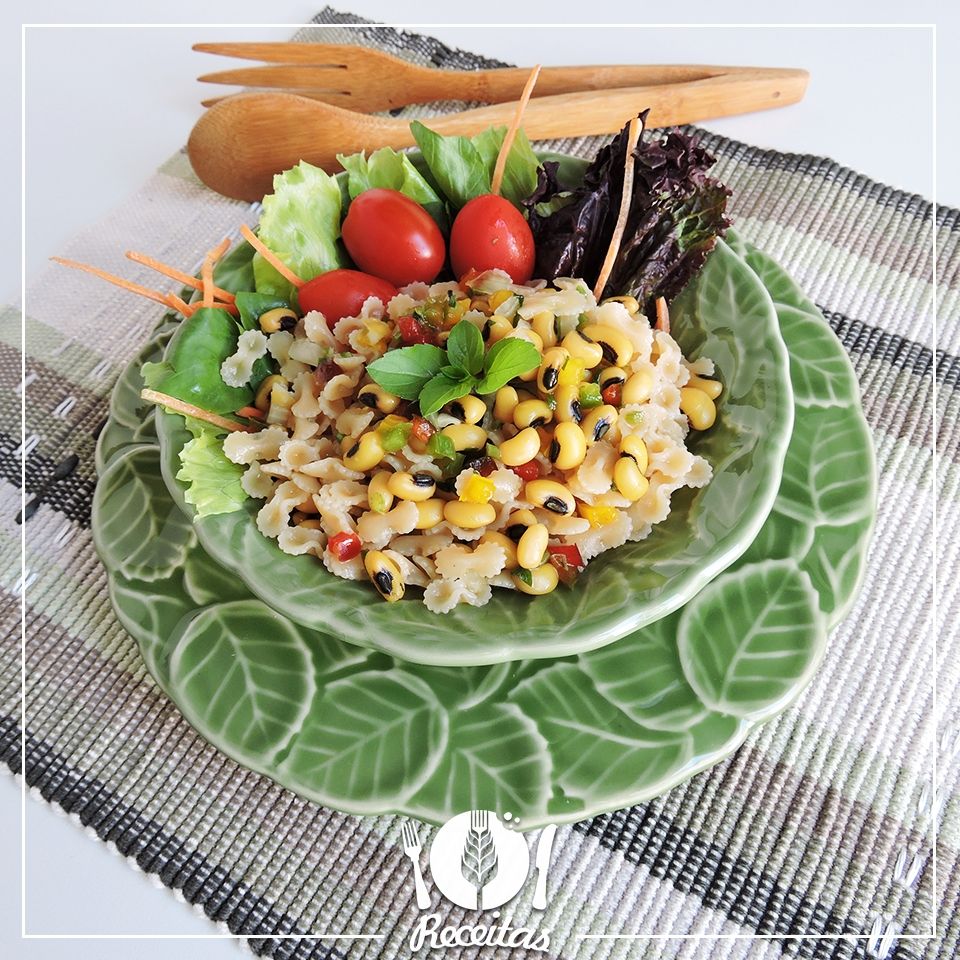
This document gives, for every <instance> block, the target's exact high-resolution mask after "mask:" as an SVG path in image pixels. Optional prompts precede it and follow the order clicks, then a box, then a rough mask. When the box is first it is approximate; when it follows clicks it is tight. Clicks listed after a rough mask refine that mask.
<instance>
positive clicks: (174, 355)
mask: <svg viewBox="0 0 960 960" xmlns="http://www.w3.org/2000/svg"><path fill="white" fill-rule="evenodd" d="M239 335H240V328H239V326H238V325H237V322H236V321H235V320H234V319H233V317H231V316H230V314H229V313H227V312H226V310H218V309H216V308H206V307H204V308H201V309H200V310H198V311H197V312H196V313H195V314H194V315H193V316H192V317H189V318H187V319H186V320H184V321H183V322H182V323H181V324H180V326H179V328H178V329H177V331H176V333H174V335H173V338H172V339H171V341H170V345H169V347H167V353H166V356H165V357H164V360H163V362H162V363H147V364H144V366H143V369H142V376H143V378H144V382H145V383H146V384H147V386H149V387H150V388H151V389H153V390H159V391H160V392H161V393H166V394H168V395H169V396H171V397H177V399H179V400H185V401H186V402H187V403H192V404H194V405H195V406H197V407H202V408H203V409H204V410H209V411H211V412H213V413H232V412H233V411H234V410H239V409H240V407H244V406H246V405H247V404H249V403H250V401H251V400H252V399H253V390H252V389H250V388H249V387H228V386H227V385H226V384H225V383H224V382H223V377H221V376H220V366H221V364H222V363H223V361H224V360H226V359H227V357H229V356H230V355H231V354H232V353H234V352H235V351H236V349H237V338H238V337H239Z"/></svg>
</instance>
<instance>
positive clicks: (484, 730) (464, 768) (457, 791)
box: [411, 665, 552, 823]
mask: <svg viewBox="0 0 960 960" xmlns="http://www.w3.org/2000/svg"><path fill="white" fill-rule="evenodd" d="M426 669H430V668H426ZM474 669H486V670H488V671H490V672H496V671H497V670H498V669H499V665H497V666H494V667H486V668H474ZM430 672H431V673H432V670H430ZM424 675H425V676H427V674H426V673H425V674H424ZM550 757H551V755H550V745H549V744H548V743H547V741H546V740H545V739H544V738H543V736H542V735H541V734H540V733H539V731H538V730H537V726H536V724H535V723H534V722H533V720H531V719H530V718H529V717H528V716H526V715H525V714H524V713H523V712H522V711H521V710H520V709H519V708H518V707H517V706H515V705H514V704H511V703H501V702H498V701H497V700H492V701H490V702H486V703H482V704H479V705H478V706H477V707H476V709H474V710H467V711H464V712H454V713H452V714H451V715H450V740H449V742H448V744H447V747H446V749H445V751H444V754H443V758H442V759H441V761H440V763H439V764H438V766H437V768H436V770H434V772H433V774H432V775H431V777H430V779H429V780H428V781H427V782H426V783H425V784H424V785H423V786H422V787H421V789H420V790H419V791H418V793H417V794H416V796H415V797H413V798H411V802H412V803H414V804H415V805H416V807H417V809H419V810H421V811H423V810H429V811H430V815H431V819H432V820H433V821H434V822H436V823H442V822H443V821H445V820H448V819H449V818H450V817H452V816H453V815H454V814H456V813H461V812H462V811H464V810H469V809H472V808H473V807H474V806H476V804H477V802H478V800H480V799H482V801H483V806H484V807H485V808H486V809H489V810H498V811H501V812H503V811H507V810H509V811H512V812H514V813H515V814H517V815H518V816H521V817H523V818H526V819H530V818H531V817H532V818H534V819H540V818H542V817H544V816H546V814H547V804H548V801H549V799H550V794H551V790H552V788H551V784H550V774H551V758H550Z"/></svg>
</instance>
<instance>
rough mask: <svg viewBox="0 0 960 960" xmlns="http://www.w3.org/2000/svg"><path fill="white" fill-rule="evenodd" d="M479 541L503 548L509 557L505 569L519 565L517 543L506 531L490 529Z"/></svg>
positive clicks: (504, 565) (505, 562)
mask: <svg viewBox="0 0 960 960" xmlns="http://www.w3.org/2000/svg"><path fill="white" fill-rule="evenodd" d="M528 512H529V511H528ZM479 542H480V543H481V544H484V543H495V544H496V545H497V546H498V547H502V548H503V552H504V553H505V554H506V558H507V559H506V560H505V561H504V564H503V567H504V569H505V570H512V569H513V568H514V567H515V566H516V565H517V545H516V544H515V543H514V542H513V541H512V540H511V539H510V538H509V537H508V536H507V535H506V534H505V533H500V531H499V530H488V531H487V532H486V533H485V534H484V535H483V536H482V537H481V538H480V541H479Z"/></svg>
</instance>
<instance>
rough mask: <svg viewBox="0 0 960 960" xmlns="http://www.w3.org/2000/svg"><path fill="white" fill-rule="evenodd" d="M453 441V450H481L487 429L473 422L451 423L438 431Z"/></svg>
mask: <svg viewBox="0 0 960 960" xmlns="http://www.w3.org/2000/svg"><path fill="white" fill-rule="evenodd" d="M440 432H441V433H442V434H443V435H444V436H445V437H449V438H450V439H451V440H452V441H453V447H454V449H455V450H457V451H460V450H482V449H483V447H484V445H485V444H486V442H487V431H486V430H484V429H483V427H478V426H477V425H476V424H473V423H451V424H450V426H449V427H444V428H443V429H442V430H441V431H440Z"/></svg>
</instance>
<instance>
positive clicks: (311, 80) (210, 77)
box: [193, 43, 807, 113]
mask: <svg viewBox="0 0 960 960" xmlns="http://www.w3.org/2000/svg"><path fill="white" fill-rule="evenodd" d="M193 49H194V50H196V51H198V52H200V53H214V54H219V55H221V56H225V57H238V58H242V59H245V60H261V61H264V62H265V63H266V64H268V65H267V66H257V67H240V68H239V69H235V70H221V71H218V72H216V73H205V74H203V75H202V76H200V77H198V79H199V80H201V81H202V82H204V83H217V84H230V85H234V86H241V87H249V88H266V89H275V90H282V91H284V92H286V93H293V94H297V95H299V96H302V97H307V98H310V99H314V100H322V101H323V102H324V103H329V104H332V105H333V106H335V107H341V108H343V109H345V110H356V111H359V112H361V113H373V112H375V111H379V110H392V109H394V108H395V107H403V106H407V105H408V104H412V103H428V102H430V101H433V100H469V101H473V100H476V101H480V102H481V103H503V102H506V101H510V100H516V99H517V98H518V97H519V96H520V92H521V91H522V90H523V85H524V83H525V82H526V79H527V77H528V76H529V75H530V70H529V68H524V67H504V68H500V69H493V70H437V69H435V68H433V67H425V66H421V65H420V64H416V63H411V62H410V61H408V60H402V59H401V58H400V57H395V56H392V55H391V54H389V53H384V52H382V51H380V50H373V49H370V48H369V47H361V46H354V45H350V44H343V45H341V44H327V43H197V44H194V47H193ZM738 74H739V75H744V76H749V77H750V78H752V79H753V80H756V81H760V80H761V79H763V80H765V81H768V82H771V83H773V85H774V86H776V87H777V94H778V95H777V96H776V97H773V96H772V93H773V92H772V91H770V94H771V99H772V100H775V101H776V102H771V103H770V104H769V106H785V105H787V104H789V103H795V102H796V101H797V100H799V99H801V97H802V96H803V93H804V90H805V89H806V85H807V72H806V71H805V70H792V69H780V68H752V67H718V66H700V65H678V66H668V65H664V66H653V65H644V66H627V65H624V66H611V65H603V66H592V67H590V66H587V67H581V66H578V67H544V68H543V69H542V70H541V72H540V78H539V80H538V81H537V88H536V91H535V94H534V95H535V97H545V96H553V95H556V94H560V93H571V92H575V91H585V90H610V89H611V88H616V87H648V86H655V85H659V84H676V83H691V82H695V81H703V80H710V79H711V78H715V77H721V76H736V75H738ZM223 99H225V98H224V97H214V98H212V99H208V100H204V101H203V105H204V106H211V105H213V104H215V103H218V102H220V101H221V100H223ZM753 109H759V108H756V107H755V108H753Z"/></svg>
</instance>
